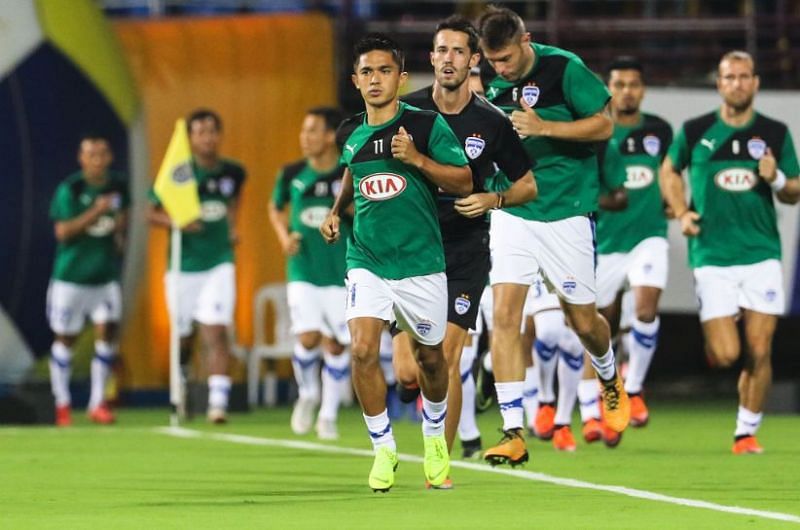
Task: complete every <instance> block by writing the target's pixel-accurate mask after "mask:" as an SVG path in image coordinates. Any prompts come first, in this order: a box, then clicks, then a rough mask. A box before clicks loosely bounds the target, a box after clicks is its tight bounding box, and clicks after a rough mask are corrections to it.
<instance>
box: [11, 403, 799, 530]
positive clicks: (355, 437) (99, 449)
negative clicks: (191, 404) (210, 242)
mask: <svg viewBox="0 0 800 530" xmlns="http://www.w3.org/2000/svg"><path fill="white" fill-rule="evenodd" d="M735 409H736V404H735V402H730V403H727V402H725V403H716V402H715V403H685V402H684V403H675V402H661V403H659V402H655V403H653V404H652V405H651V422H650V425H648V426H647V427H646V428H644V429H639V430H633V429H630V430H628V431H627V432H626V433H625V436H624V438H623V441H622V444H621V445H620V446H619V447H618V448H616V449H607V448H605V447H604V446H603V445H602V444H593V445H591V446H590V445H587V444H585V443H582V440H581V441H579V444H578V451H577V452H576V453H574V454H564V453H556V452H555V451H554V450H553V449H552V446H551V445H550V444H549V443H544V442H539V441H536V440H530V441H529V443H528V445H529V449H530V450H531V462H529V463H528V464H527V465H526V466H524V468H522V469H524V470H526V471H529V472H534V473H527V474H526V473H516V474H513V475H512V476H509V475H501V474H497V473H493V472H491V471H490V468H489V467H488V466H484V465H483V464H480V463H479V462H476V464H477V465H474V466H470V467H469V468H468V469H465V468H461V467H454V468H453V470H452V473H451V475H452V477H453V480H454V482H455V489H453V490H451V491H426V490H425V489H424V487H423V480H424V478H423V473H422V464H421V463H419V462H414V461H411V460H413V459H405V460H401V463H400V467H399V469H398V474H397V484H396V486H395V487H394V488H393V489H392V490H391V491H390V492H389V493H388V494H375V493H373V492H372V491H371V490H370V489H369V488H368V486H367V474H368V473H369V468H370V465H371V458H370V457H368V456H362V455H360V454H346V453H345V452H343V451H342V452H337V451H338V449H336V448H354V449H360V450H366V451H368V450H369V449H370V442H369V439H368V436H367V434H366V431H365V427H364V425H363V421H362V419H361V416H360V412H359V411H358V410H356V409H345V410H343V411H342V414H341V419H340V431H341V435H342V438H341V440H339V441H338V442H335V443H330V442H328V443H324V444H320V443H319V442H317V440H316V439H315V437H314V436H313V435H308V436H305V437H296V436H293V435H292V434H291V431H290V429H289V412H290V411H289V410H288V409H273V410H259V411H257V412H254V413H251V414H238V415H233V416H232V417H231V423H230V424H228V425H226V426H223V427H216V426H211V425H206V424H204V423H203V422H202V421H200V420H195V421H194V422H191V423H187V424H186V425H185V427H186V428H188V429H191V432H189V433H188V434H189V435H190V436H191V437H188V438H187V437H176V436H172V435H169V434H165V433H164V432H163V431H160V430H158V428H159V427H162V428H163V427H166V426H167V423H168V421H167V420H168V413H167V411H166V410H136V409H127V410H126V409H123V410H121V411H120V413H119V423H118V425H115V426H111V427H98V426H94V425H90V424H88V423H87V422H86V420H85V419H83V417H82V415H81V414H80V413H79V412H78V411H76V412H75V419H76V425H75V426H73V427H71V428H67V429H56V428H49V427H48V428H45V427H31V428H27V427H26V428H2V427H0V478H2V480H0V528H13V529H18V528H58V529H65V528H69V529H71V528H115V529H116V528H137V529H141V528H143V527H144V528H147V527H149V528H192V529H195V528H214V529H222V528H326V529H333V528H343V529H345V528H346V529H351V528H352V529H357V528H370V529H391V528H403V529H409V528H448V529H454V528H481V529H491V528H512V527H513V528H530V527H539V528H543V527H552V528H589V527H604V528H615V529H616V528H636V529H641V528H715V529H716V528H725V529H728V528H759V529H760V528H800V445H798V437H800V419H798V417H797V416H779V415H771V416H769V415H768V416H767V417H766V420H765V423H764V425H763V427H762V428H761V431H760V433H759V439H760V441H761V443H762V445H764V447H765V449H766V452H765V453H764V454H763V455H753V456H734V455H732V454H731V453H730V447H731V442H732V440H731V432H732V428H733V424H734V420H735ZM479 422H480V427H481V431H482V434H483V441H484V446H488V445H490V444H493V443H494V442H495V441H496V440H497V438H498V437H499V434H498V433H497V432H496V428H497V427H498V426H499V424H500V419H499V415H498V414H497V413H495V412H491V413H487V414H484V415H481V416H479ZM393 427H394V432H395V436H396V437H397V442H398V450H399V451H400V453H403V454H406V455H415V456H421V455H422V439H421V433H420V428H419V425H418V424H413V423H409V422H407V421H397V422H394V423H393ZM573 428H574V429H575V432H576V435H577V434H578V433H579V430H578V429H579V424H578V421H577V419H576V421H575V422H574V427H573ZM217 435H222V436H220V437H219V438H214V437H215V436H217ZM235 435H242V436H238V437H237V436H235ZM264 439H269V440H267V441H266V442H264V441H263V440H264ZM284 440H287V441H303V442H309V443H308V444H307V445H305V446H303V445H302V444H300V446H285V445H287V443H286V442H284ZM254 444H257V445H254ZM265 444H266V445H265ZM289 445H291V444H289ZM318 445H324V446H326V447H329V448H333V449H331V450H330V451H324V450H322V449H321V448H319V447H318ZM459 455H460V451H459V447H458V442H456V448H455V450H454V456H456V457H458V456H459ZM541 474H544V475H546V477H543V476H542V475H541ZM548 477H559V478H563V479H576V480H578V481H583V482H587V483H591V484H594V485H613V486H624V487H627V488H633V489H636V490H643V491H645V492H649V493H651V494H661V495H666V496H671V497H677V498H680V499H683V500H685V501H707V502H710V503H716V504H718V505H723V506H725V507H734V506H738V507H743V508H749V509H753V510H760V511H766V512H775V513H778V514H783V515H785V516H788V518H789V519H793V521H792V520H790V521H780V520H774V519H769V518H767V517H765V516H763V515H758V514H755V515H753V514H745V515H742V514H736V513H726V512H724V511H717V510H713V509H707V508H699V507H694V506H686V505H681V504H672V503H667V502H661V501H656V500H651V499H647V498H637V497H631V496H628V495H625V494H623V493H622V492H611V491H598V490H596V489H587V488H585V487H574V486H576V485H579V483H576V484H572V485H570V484H569V483H567V484H563V483H561V484H553V483H551V482H543V481H542V480H541V479H542V478H544V479H545V480H550V479H549V478H548ZM684 504H686V503H684Z"/></svg>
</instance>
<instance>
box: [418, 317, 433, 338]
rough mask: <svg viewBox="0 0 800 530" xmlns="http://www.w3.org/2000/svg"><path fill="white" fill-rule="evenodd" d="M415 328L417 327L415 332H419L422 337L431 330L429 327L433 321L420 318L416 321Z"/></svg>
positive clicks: (431, 326) (431, 327)
mask: <svg viewBox="0 0 800 530" xmlns="http://www.w3.org/2000/svg"><path fill="white" fill-rule="evenodd" d="M416 328H417V333H419V334H420V335H421V336H423V337H424V336H425V335H427V334H428V333H430V332H431V329H433V322H431V321H430V320H422V321H420V322H417V325H416Z"/></svg>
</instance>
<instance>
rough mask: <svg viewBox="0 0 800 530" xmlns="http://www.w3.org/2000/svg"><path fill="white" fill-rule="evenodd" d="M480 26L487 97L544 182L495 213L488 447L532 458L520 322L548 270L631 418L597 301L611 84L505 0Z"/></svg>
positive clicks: (623, 421)
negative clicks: (600, 156)
mask: <svg viewBox="0 0 800 530" xmlns="http://www.w3.org/2000/svg"><path fill="white" fill-rule="evenodd" d="M479 29H480V34H481V48H482V50H483V55H484V57H485V58H486V60H487V64H488V67H487V69H486V71H485V73H486V75H485V77H484V87H485V89H486V97H487V98H488V99H489V100H490V101H491V102H492V103H494V104H495V105H498V106H499V107H500V108H502V109H503V110H504V111H506V112H507V113H508V114H509V115H510V117H511V121H512V123H513V124H514V127H515V129H516V130H517V133H518V134H519V135H520V136H522V137H523V145H524V146H525V148H526V150H527V151H528V152H529V153H530V155H531V159H532V160H535V161H536V165H535V167H534V171H535V174H536V181H537V184H538V187H539V196H538V198H537V199H536V200H535V201H532V202H529V203H526V204H524V205H522V206H515V207H512V208H507V209H504V210H500V211H496V212H494V213H493V214H492V228H491V247H492V272H491V283H492V290H493V291H494V326H493V327H494V330H493V334H492V348H491V349H492V356H493V358H492V361H493V367H494V375H495V378H496V383H495V385H496V388H497V394H498V401H499V402H500V410H501V412H502V415H503V431H504V436H503V438H502V440H501V441H500V444H499V445H498V446H496V447H495V448H492V449H489V450H488V451H486V453H484V457H485V458H486V459H487V460H488V461H490V462H491V463H503V462H508V463H511V464H512V465H514V464H517V463H521V462H524V461H526V460H527V458H528V453H527V449H526V446H525V440H524V438H523V435H522V433H523V409H522V393H523V380H524V377H525V365H524V360H523V359H524V358H523V353H522V351H521V349H522V348H521V343H520V333H519V330H520V324H521V320H522V311H523V306H524V303H525V298H526V294H527V291H528V288H529V286H530V285H531V284H532V283H533V281H534V279H535V275H536V273H537V272H538V271H539V270H541V272H542V273H543V276H544V277H545V278H546V281H547V282H549V284H550V285H551V286H552V287H553V288H554V290H555V292H556V294H557V295H558V297H559V299H560V301H561V304H562V307H563V309H564V313H565V314H566V316H567V319H568V320H569V322H570V324H571V326H572V328H573V329H574V330H575V332H576V333H577V334H578V336H579V337H580V339H581V342H582V343H583V344H584V346H585V347H586V349H587V350H588V352H589V353H590V354H591V357H592V364H593V365H594V367H595V370H596V371H597V373H598V377H599V379H600V380H601V383H602V385H601V386H602V389H603V404H604V408H605V419H606V421H607V423H608V425H609V426H610V427H611V428H613V429H615V430H617V431H622V430H624V429H625V427H626V426H627V424H628V417H629V412H630V409H629V401H628V397H627V394H626V393H625V389H624V388H623V386H622V380H621V379H620V377H619V376H618V374H617V371H616V367H615V364H614V352H613V349H612V347H611V337H610V333H609V328H608V324H607V323H606V321H605V319H604V318H603V317H601V316H600V314H599V313H598V312H597V308H596V306H595V273H594V251H595V248H594V230H593V219H592V214H593V213H594V212H595V211H596V210H597V201H598V187H599V186H598V177H597V157H596V155H595V152H594V148H593V143H594V142H598V141H601V140H605V139H607V138H608V137H609V136H610V135H611V132H612V127H613V125H612V122H611V119H610V118H609V116H608V112H607V109H606V106H607V103H608V100H609V94H608V91H607V90H606V88H605V86H603V83H602V81H600V79H599V78H597V76H595V75H594V74H593V73H592V72H591V71H590V70H589V69H588V68H587V67H586V66H585V65H584V64H583V61H581V60H580V58H579V57H577V56H576V55H574V54H572V53H570V52H568V51H565V50H561V49H559V48H555V47H552V46H545V45H542V44H538V43H534V42H531V37H530V34H529V33H528V32H527V31H526V30H525V25H524V23H523V22H522V19H521V18H520V17H519V15H517V14H516V13H514V12H513V11H511V10H509V9H506V8H497V7H490V8H489V9H488V10H487V11H486V12H485V13H484V14H483V15H482V16H481V18H480V21H479ZM490 70H491V71H490Z"/></svg>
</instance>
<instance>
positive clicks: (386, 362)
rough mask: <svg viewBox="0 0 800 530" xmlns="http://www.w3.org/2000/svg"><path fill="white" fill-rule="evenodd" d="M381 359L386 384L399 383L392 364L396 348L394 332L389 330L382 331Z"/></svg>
mask: <svg viewBox="0 0 800 530" xmlns="http://www.w3.org/2000/svg"><path fill="white" fill-rule="evenodd" d="M379 355H380V361H381V371H383V378H384V379H385V380H386V384H387V385H389V386H394V385H396V384H397V377H395V375H394V365H393V364H392V356H393V355H394V348H393V346H392V334H391V333H389V332H388V331H385V330H384V331H383V333H381V346H380V353H379Z"/></svg>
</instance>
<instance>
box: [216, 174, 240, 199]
mask: <svg viewBox="0 0 800 530" xmlns="http://www.w3.org/2000/svg"><path fill="white" fill-rule="evenodd" d="M235 188H236V184H235V183H234V182H233V179H232V178H231V177H222V178H221V179H219V192H220V193H221V194H222V195H224V196H225V197H230V196H231V195H233V190H234V189H235Z"/></svg>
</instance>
